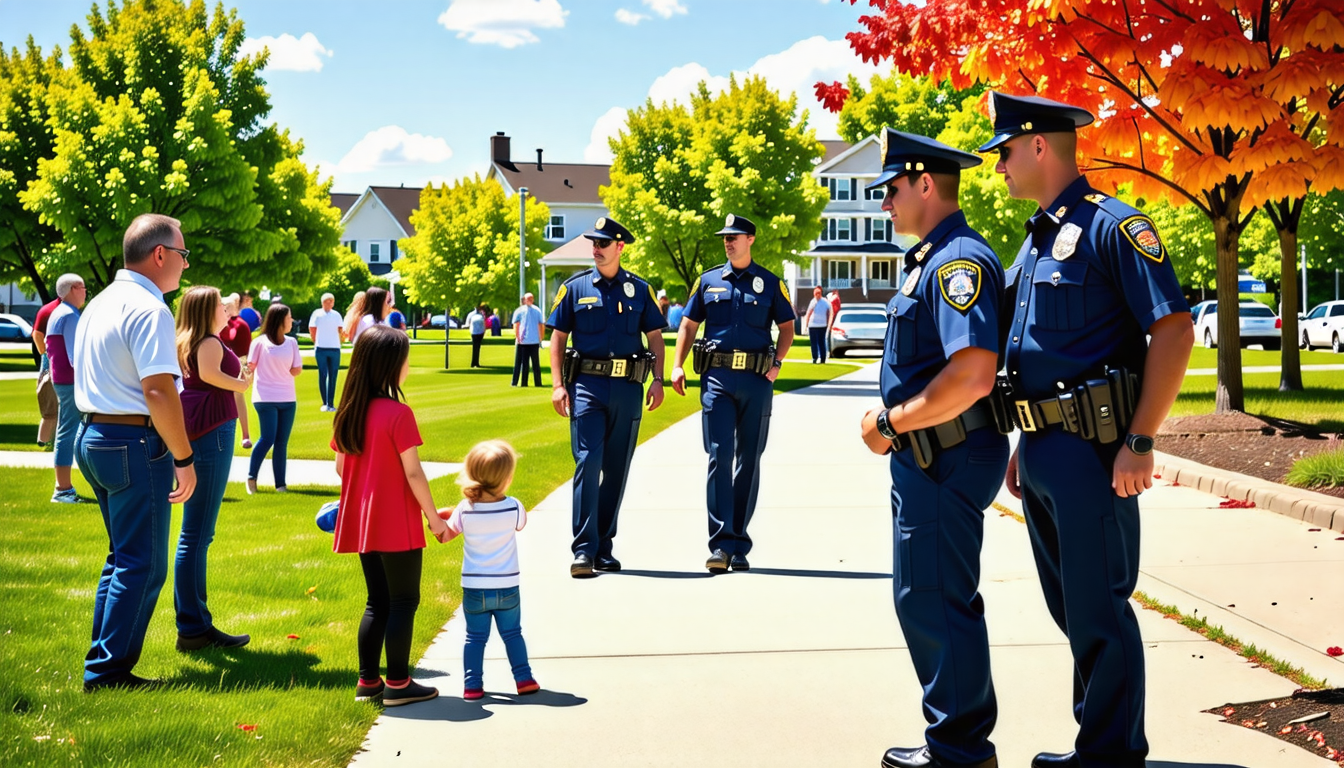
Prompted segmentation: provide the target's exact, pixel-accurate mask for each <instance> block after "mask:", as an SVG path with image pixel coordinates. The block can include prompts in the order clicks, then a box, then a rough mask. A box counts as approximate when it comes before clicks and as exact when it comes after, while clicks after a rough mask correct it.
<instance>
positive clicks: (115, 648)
mask: <svg viewBox="0 0 1344 768" xmlns="http://www.w3.org/2000/svg"><path fill="white" fill-rule="evenodd" d="M189 255H190V251H188V250H187V248H186V243H185V242H183V238H182V230H181V223H180V222H178V220H177V219H173V218H169V217H168V216H163V215H161V214H155V213H145V214H141V215H139V216H137V217H135V219H133V220H132V221H131V224H130V226H129V227H127V229H126V235H125V237H124V238H123V240H122V256H123V259H124V262H125V267H124V268H123V269H121V270H118V271H117V274H116V276H115V277H114V278H113V280H112V284H111V285H109V286H108V287H107V288H106V289H104V290H103V292H102V293H100V294H98V296H97V297H95V298H94V299H93V301H91V302H89V305H88V307H87V308H86V309H85V311H84V319H83V322H81V323H80V324H79V326H78V328H77V329H76V331H75V357H74V365H73V368H74V371H75V405H76V406H77V407H78V408H79V410H80V412H82V413H83V424H82V425H81V427H80V429H79V434H78V436H77V437H76V438H75V458H76V460H77V461H78V462H79V470H80V472H82V473H83V474H84V477H85V478H86V479H87V480H88V481H89V485H91V486H92V487H93V494H94V496H95V497H97V499H98V507H99V510H100V511H101V512H102V517H103V525H104V526H105V527H106V528H107V536H108V554H107V559H106V561H105V562H104V565H103V571H102V575H101V576H100V577H99V580H98V589H97V591H96V592H95V593H94V602H93V642H92V644H91V646H90V647H89V652H88V653H87V654H86V655H85V657H84V690H85V691H95V690H98V689H101V688H143V687H146V686H150V685H154V684H155V683H156V682H157V681H154V680H147V679H145V678H142V677H140V676H138V675H136V674H135V673H134V672H133V671H132V670H133V669H134V668H135V665H136V662H138V661H139V660H140V651H141V649H142V648H143V647H144V643H145V631H146V630H147V629H148V628H149V619H150V617H151V616H153V614H154V605H155V603H157V602H158V599H159V591H160V590H161V589H162V588H163V582H164V580H165V579H166V578H167V575H168V524H169V521H170V518H171V513H172V505H173V504H174V503H182V502H185V501H187V500H188V499H190V498H191V495H192V492H193V491H194V490H195V488H196V469H195V466H193V464H194V462H195V457H194V456H193V455H192V453H191V441H190V440H188V438H187V431H186V428H185V427H184V426H183V420H182V402H181V400H179V399H178V394H177V385H176V383H175V379H177V378H178V377H180V376H181V375H182V370H181V367H180V366H179V365H178V362H177V352H176V350H177V348H176V345H175V343H174V342H175V338H174V333H173V313H172V312H170V311H169V310H168V305H167V304H165V303H164V301H163V294H164V293H165V292H167V291H175V290H177V288H178V286H179V284H180V283H181V278H182V272H183V270H185V269H186V268H187V258H188V256H189ZM174 486H176V487H174Z"/></svg>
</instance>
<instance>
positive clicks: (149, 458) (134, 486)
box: [75, 424, 173, 682]
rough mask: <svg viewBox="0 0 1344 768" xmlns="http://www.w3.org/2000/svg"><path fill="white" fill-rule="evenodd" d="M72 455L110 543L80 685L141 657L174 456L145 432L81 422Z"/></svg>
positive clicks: (163, 561)
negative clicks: (94, 499)
mask: <svg viewBox="0 0 1344 768" xmlns="http://www.w3.org/2000/svg"><path fill="white" fill-rule="evenodd" d="M75 458H76V460H77V461H78V462H79V471H81V472H83V473H84V477H85V478H86V479H87V480H88V481H89V485H91V486H93V495H94V496H96V497H97V499H98V509H99V511H101V512H102V515H103V525H104V526H106V528H107V538H108V542H109V543H108V553H107V562H106V563H104V565H103V573H102V576H101V577H100V578H99V580H98V592H97V595H96V596H95V598H94V603H93V643H92V645H91V646H90V648H89V652H88V654H87V655H86V656H85V657H84V681H85V682H94V681H101V680H112V679H116V678H118V677H121V676H123V675H125V674H126V673H129V672H130V671H131V669H132V668H133V667H134V666H135V663H136V662H137V661H139V660H140V650H141V649H142V648H143V647H144V644H145V630H146V629H148V628H149V619H150V617H151V616H152V615H153V614H154V604H155V603H157V602H158V600H159V590H161V589H162V588H163V582H164V580H165V579H167V577H168V525H169V519H170V517H171V514H172V505H170V504H169V503H168V494H169V493H171V492H172V489H173V455H172V453H171V452H169V450H168V446H167V445H166V444H165V443H164V442H163V438H161V437H159V435H158V433H156V432H155V431H154V430H153V429H150V428H148V427H133V426H126V425H121V424H83V425H81V426H80V429H79V435H78V436H77V437H76V438H75Z"/></svg>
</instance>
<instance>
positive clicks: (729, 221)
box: [723, 213, 737, 227]
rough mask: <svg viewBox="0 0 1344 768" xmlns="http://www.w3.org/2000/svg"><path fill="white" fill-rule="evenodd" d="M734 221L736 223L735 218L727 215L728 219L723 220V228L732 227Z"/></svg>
mask: <svg viewBox="0 0 1344 768" xmlns="http://www.w3.org/2000/svg"><path fill="white" fill-rule="evenodd" d="M734 221H737V217H736V216H734V215H733V214H731V213H730V214H728V218H726V219H724V220H723V226H725V227H731V226H733V222H734Z"/></svg>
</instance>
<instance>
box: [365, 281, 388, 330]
mask: <svg viewBox="0 0 1344 768" xmlns="http://www.w3.org/2000/svg"><path fill="white" fill-rule="evenodd" d="M364 314H366V315H373V320H374V322H377V323H381V322H383V318H384V317H387V291H386V290H384V289H382V288H370V289H369V290H367V291H365V292H364Z"/></svg>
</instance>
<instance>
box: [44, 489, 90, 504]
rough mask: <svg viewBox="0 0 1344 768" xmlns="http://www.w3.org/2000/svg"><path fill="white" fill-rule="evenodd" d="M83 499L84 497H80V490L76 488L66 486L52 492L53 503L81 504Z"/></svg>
mask: <svg viewBox="0 0 1344 768" xmlns="http://www.w3.org/2000/svg"><path fill="white" fill-rule="evenodd" d="M81 501H83V499H81V498H79V492H78V491H76V490H75V489H74V488H66V489H65V490H63V491H61V490H57V491H56V492H55V493H53V494H51V502H52V503H53V504H79V503H80V502H81Z"/></svg>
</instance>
